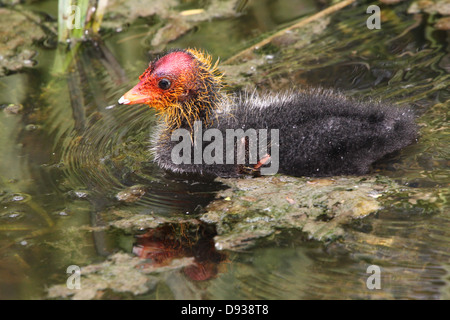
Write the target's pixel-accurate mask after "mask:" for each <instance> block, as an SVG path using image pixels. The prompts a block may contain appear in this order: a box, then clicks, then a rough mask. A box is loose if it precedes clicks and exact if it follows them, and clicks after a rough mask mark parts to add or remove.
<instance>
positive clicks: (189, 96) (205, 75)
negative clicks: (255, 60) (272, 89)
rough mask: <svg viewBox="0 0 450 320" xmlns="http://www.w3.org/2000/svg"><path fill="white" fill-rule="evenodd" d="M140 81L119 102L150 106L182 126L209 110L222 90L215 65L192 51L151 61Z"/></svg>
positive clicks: (176, 53)
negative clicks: (212, 99) (185, 121)
mask: <svg viewBox="0 0 450 320" xmlns="http://www.w3.org/2000/svg"><path fill="white" fill-rule="evenodd" d="M139 80H140V82H139V83H138V84H137V85H136V86H135V87H134V88H133V89H131V90H130V91H128V92H127V93H125V94H124V95H123V96H122V97H121V98H120V100H119V103H120V104H147V105H149V106H151V107H154V108H156V109H157V110H158V111H159V112H160V114H163V115H165V118H166V120H167V121H168V122H172V123H173V122H176V123H180V121H181V119H179V118H183V117H184V118H186V120H188V122H189V123H190V122H191V120H193V119H188V116H189V117H193V116H195V115H198V114H199V111H200V110H201V109H202V108H206V109H210V108H211V104H213V103H215V101H208V99H209V98H211V97H214V98H216V96H217V91H218V90H219V88H220V76H218V75H217V71H216V69H215V66H214V67H211V58H210V57H209V56H205V55H203V54H202V53H200V52H198V51H195V50H191V49H188V50H177V51H172V52H170V53H168V54H166V55H164V56H163V57H161V58H159V59H157V60H155V61H153V62H151V63H150V65H149V67H148V68H147V70H145V72H144V73H143V74H142V75H141V76H140V77H139ZM208 91H215V92H208ZM177 118H178V119H177ZM194 120H195V119H194Z"/></svg>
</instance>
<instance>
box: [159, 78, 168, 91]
mask: <svg viewBox="0 0 450 320" xmlns="http://www.w3.org/2000/svg"><path fill="white" fill-rule="evenodd" d="M170 85H171V83H170V81H169V80H167V79H161V80H159V82H158V87H160V88H161V89H163V90H167V89H169V88H170Z"/></svg>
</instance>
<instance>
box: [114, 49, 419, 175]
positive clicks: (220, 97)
mask: <svg viewBox="0 0 450 320" xmlns="http://www.w3.org/2000/svg"><path fill="white" fill-rule="evenodd" d="M223 76H224V75H223V73H222V72H221V71H220V70H219V67H218V60H217V61H216V62H215V63H213V60H212V57H211V56H210V55H209V54H208V53H206V52H204V51H201V50H197V49H192V48H189V49H172V50H169V51H167V52H165V53H164V54H162V55H161V56H159V57H157V58H156V59H154V60H153V61H151V62H150V63H149V66H148V68H147V69H146V70H145V71H144V73H143V74H142V75H141V76H140V77H139V83H138V84H137V85H136V86H134V87H133V88H132V89H131V90H129V91H128V92H126V93H125V94H124V95H123V96H122V97H121V98H120V99H119V101H118V103H119V104H124V105H132V104H145V105H148V106H150V107H152V108H154V109H155V110H156V114H157V117H158V121H157V123H158V124H157V128H156V129H155V130H154V133H153V136H152V148H151V151H152V153H153V158H154V161H155V162H156V163H157V164H158V165H159V166H160V167H161V168H162V169H164V170H167V171H171V172H174V173H178V174H199V175H202V176H213V177H224V178H227V177H239V176H245V175H254V176H258V175H261V174H274V173H280V174H286V175H290V176H297V177H302V176H307V177H325V176H338V175H364V174H367V173H368V172H369V171H370V168H371V165H372V164H373V162H375V161H377V160H379V159H381V158H383V157H384V156H386V155H388V154H391V153H393V152H396V151H398V150H400V149H402V148H404V147H406V146H408V145H410V144H412V143H413V142H415V141H417V139H418V126H417V124H416V123H415V115H414V111H413V110H412V109H411V108H410V107H404V106H402V107H400V106H395V105H393V104H389V103H385V102H380V101H374V100H364V101H361V100H357V99H354V98H349V97H346V96H345V95H344V94H343V93H341V92H339V91H336V90H333V89H324V88H304V89H298V90H292V89H291V90H286V91H283V92H278V93H275V92H262V93H261V92H257V91H256V90H255V91H253V92H228V91H227V90H226V87H225V85H224V81H223ZM207 133H208V134H207ZM242 133H244V134H242ZM269 133H270V134H269ZM228 134H230V135H231V138H230V139H228V136H227V135H228ZM258 139H259V140H258ZM212 145H213V146H212ZM255 150H256V151H255ZM220 153H222V154H220ZM255 153H256V155H255ZM202 156H203V158H202ZM239 157H240V158H239Z"/></svg>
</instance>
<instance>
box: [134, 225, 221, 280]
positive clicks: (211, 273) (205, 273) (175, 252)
mask: <svg viewBox="0 0 450 320" xmlns="http://www.w3.org/2000/svg"><path fill="white" fill-rule="evenodd" d="M191 229H192V226H189V225H184V224H179V225H166V226H164V227H161V228H157V229H152V230H149V231H148V232H147V233H145V234H144V235H139V236H137V243H136V244H135V246H134V247H133V253H134V254H136V255H137V256H138V257H139V258H143V259H151V262H150V263H151V264H152V265H156V266H164V265H167V264H169V263H170V261H171V260H172V259H176V258H181V257H194V258H195V259H194V264H192V265H189V266H187V267H185V268H184V270H183V271H184V273H185V274H186V275H187V276H188V277H189V278H190V279H192V280H195V281H201V280H208V279H211V278H213V277H215V276H216V274H217V269H218V267H217V265H218V264H219V263H221V262H223V261H224V260H225V258H226V255H225V254H224V253H219V252H217V251H216V249H215V248H214V240H213V236H214V235H215V232H214V228H212V227H211V226H205V225H198V226H196V228H195V230H191Z"/></svg>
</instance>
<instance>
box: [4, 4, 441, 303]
mask: <svg viewBox="0 0 450 320" xmlns="http://www.w3.org/2000/svg"><path fill="white" fill-rule="evenodd" d="M172 2H174V3H175V2H176V3H178V2H177V1H172ZM204 2H205V3H206V2H207V1H185V2H183V4H182V5H179V6H178V7H176V9H174V10H175V11H176V12H179V11H183V10H191V9H197V8H199V7H202V6H206V7H207V5H209V4H210V3H215V1H210V2H207V3H206V4H205V3H204ZM167 3H169V4H170V3H171V1H167ZM244 3H245V1H244ZM369 4H370V2H367V3H359V4H357V5H355V6H353V7H349V8H346V9H343V10H341V11H339V12H336V13H334V14H332V15H330V16H328V17H327V18H325V19H322V20H320V21H316V22H314V23H312V24H311V25H310V26H307V27H305V28H304V29H299V30H298V31H291V32H288V33H286V35H284V36H282V37H278V38H276V39H274V41H273V43H272V44H269V45H267V46H265V47H263V48H259V49H258V50H257V51H256V52H257V53H256V56H255V57H253V58H251V59H249V60H248V61H247V62H245V63H232V62H230V63H227V62H226V60H227V59H228V58H230V57H232V56H233V55H235V54H236V53H238V52H239V51H241V50H242V49H244V48H246V47H248V46H250V45H252V44H254V43H256V42H258V41H259V40H261V39H263V38H264V37H266V36H267V35H268V33H271V32H273V31H274V30H278V29H281V28H283V27H286V26H288V25H290V24H291V23H292V22H293V21H296V19H299V18H301V17H303V16H305V15H310V14H312V13H314V12H317V11H319V10H320V9H321V8H320V7H319V6H318V5H316V4H315V2H314V1H306V0H302V1H300V0H298V1H296V0H290V1H288V0H279V1H261V2H260V1H258V2H257V4H256V2H251V1H250V3H249V4H248V6H247V7H244V8H240V9H241V12H240V13H239V14H236V13H235V12H234V13H233V14H231V13H226V14H225V13H224V14H223V15H222V16H221V17H217V18H215V17H211V19H203V20H201V21H196V22H195V23H192V25H190V27H189V28H188V27H186V28H185V31H184V32H183V35H181V36H180V37H174V39H175V38H176V39H175V40H174V41H171V42H169V43H168V44H166V43H164V41H160V43H156V40H155V39H158V38H157V37H158V35H159V36H160V34H158V33H157V30H159V29H161V28H163V27H164V26H167V24H164V23H165V21H166V20H164V18H161V17H159V16H152V17H151V18H138V19H137V20H134V21H133V22H132V23H131V24H130V25H129V26H126V27H120V29H117V28H119V27H118V26H119V25H120V24H118V25H115V24H114V23H117V22H115V21H114V19H110V20H107V21H106V22H105V24H106V25H108V23H109V24H110V26H114V28H116V29H114V30H115V31H108V32H106V33H105V34H104V35H103V42H94V43H86V44H83V48H82V49H80V50H79V54H78V56H77V57H76V59H74V60H73V61H74V63H72V64H70V65H69V67H68V68H67V69H64V68H63V69H61V67H60V66H61V63H60V62H61V61H64V59H65V58H66V57H67V56H68V54H64V52H63V50H58V49H57V48H56V47H55V46H54V45H53V43H54V40H51V36H50V37H49V39H50V40H49V39H46V40H41V41H38V42H37V43H35V44H34V47H33V48H34V49H35V50H36V51H37V52H38V54H37V56H35V57H34V58H33V59H34V60H35V61H36V62H37V64H36V65H35V66H34V67H33V68H25V69H22V70H21V71H20V72H13V73H10V74H7V75H6V76H4V77H1V78H0V150H1V152H0V298H1V299H5V298H21V299H27V298H38V299H41V298H47V297H48V293H47V291H46V288H49V287H51V286H52V285H58V284H64V283H65V282H66V279H67V277H68V275H67V273H66V269H67V267H68V266H70V265H77V266H80V267H82V268H83V267H84V266H88V265H91V264H95V263H99V264H100V263H103V262H104V261H105V259H110V257H111V255H113V254H115V253H128V254H130V255H132V256H137V257H140V258H146V259H148V260H144V259H141V260H143V261H153V262H156V263H160V264H161V265H164V266H166V267H167V263H166V264H164V262H167V261H171V259H173V258H179V259H181V258H183V257H188V258H194V260H195V263H194V264H192V263H191V262H192V261H190V263H188V264H186V265H184V267H183V266H182V267H180V268H175V267H174V269H173V270H166V269H164V270H159V269H158V270H159V271H152V272H153V273H152V272H150V271H149V274H151V276H149V278H145V279H144V280H145V282H146V284H147V286H146V287H145V288H144V289H142V290H141V289H136V288H132V289H129V290H123V291H124V292H120V293H118V291H121V290H115V289H117V287H114V286H110V287H105V288H100V289H101V290H100V289H99V291H101V292H102V293H101V294H98V295H97V296H96V297H103V298H130V297H134V298H139V299H141V298H151V299H173V298H185V299H258V298H262V299H307V298H319V299H323V298H326V299H330V298H331V299H332V298H337V299H361V298H367V299H395V298H404V299H442V298H447V299H448V298H450V259H449V258H450V249H449V243H450V231H449V230H450V210H449V209H450V208H449V206H448V199H449V195H450V192H449V183H450V156H449V150H450V147H449V146H450V138H449V119H448V116H449V107H450V102H449V101H450V91H449V86H450V76H449V71H450V34H449V32H448V31H440V30H436V29H435V28H434V27H433V25H434V22H435V20H436V17H435V16H433V15H429V14H419V15H415V16H413V15H408V14H406V10H407V9H408V6H409V5H410V3H404V4H401V5H398V6H394V7H392V6H382V12H383V19H382V22H381V26H382V28H381V30H368V29H367V27H366V19H367V17H368V15H367V14H366V13H365V11H366V8H367V6H368V5H369ZM56 7H57V2H56V1H43V2H40V3H38V4H36V3H32V4H29V5H25V6H24V7H23V8H22V9H23V10H31V11H34V12H37V14H43V13H45V15H48V16H49V17H52V16H53V17H55V16H56V12H57V9H56ZM128 12H132V11H128ZM224 12H225V11H224ZM161 16H162V17H167V14H165V15H163V14H162V13H161ZM48 19H49V20H51V19H50V18H48ZM167 19H168V21H172V20H170V19H169V18H167ZM166 22H167V21H166ZM165 36H167V37H169V35H167V34H165ZM177 36H179V35H177ZM152 41H153V42H152ZM166 47H168V48H174V47H198V48H203V49H206V50H208V51H209V52H210V53H211V54H213V56H214V57H220V58H221V61H222V62H225V63H223V69H224V70H225V71H226V73H227V75H228V78H227V81H228V82H229V85H230V88H233V89H235V88H248V89H252V88H254V87H257V88H258V90H269V89H270V90H283V89H287V88H291V87H296V86H297V87H301V86H305V85H308V86H323V87H331V88H337V89H341V90H343V91H344V92H345V93H346V94H348V95H352V96H357V97H359V98H373V99H385V100H389V101H391V102H394V103H398V104H403V105H405V104H408V105H412V106H413V107H414V110H416V112H417V114H418V119H417V122H418V123H419V125H420V126H421V130H420V139H419V142H418V143H417V144H414V145H412V146H409V147H407V148H406V149H405V150H402V152H400V153H399V154H396V155H394V156H392V157H389V158H386V159H383V160H382V161H380V162H379V163H378V164H376V165H375V166H374V168H373V172H372V173H371V174H372V175H380V176H386V177H389V178H391V179H393V180H395V181H396V182H397V183H398V184H399V185H401V186H404V187H405V188H410V189H414V190H415V191H414V192H416V195H417V196H416V197H414V198H408V197H407V196H406V195H405V193H402V192H399V193H397V194H395V195H390V197H391V198H390V200H389V201H386V202H385V204H386V205H385V207H383V208H381V209H380V210H378V211H377V212H376V213H375V214H372V215H370V216H368V217H365V218H363V219H357V220H354V221H353V222H352V223H349V224H347V225H346V226H345V230H346V232H348V234H349V236H348V238H347V239H346V241H345V242H341V241H334V242H326V243H324V242H319V241H315V240H310V239H308V237H307V236H305V234H304V233H302V232H300V231H297V230H291V229H287V230H279V232H277V233H276V234H273V235H271V236H270V237H268V238H264V239H261V240H259V241H258V242H257V244H256V246H253V247H252V248H249V249H247V250H245V251H242V252H232V251H217V250H216V249H215V247H214V241H213V237H214V235H215V232H216V231H215V229H214V226H213V225H206V224H203V223H200V222H198V220H197V219H196V218H197V217H198V215H199V214H200V213H202V212H203V211H204V208H205V206H206V205H207V204H208V203H209V202H210V201H212V200H213V199H214V197H215V195H216V193H217V192H218V191H219V190H222V189H224V188H225V186H224V185H223V184H222V183H220V182H216V181H208V180H204V179H200V178H197V179H186V178H184V177H179V176H176V175H172V174H169V173H166V172H164V171H162V170H161V169H159V168H158V167H157V166H155V165H154V164H153V163H152V159H151V156H150V153H149V148H150V136H151V133H152V132H153V130H154V126H155V116H154V113H153V111H152V110H150V109H149V108H147V107H143V106H140V107H139V106H137V107H130V106H119V105H117V104H116V102H117V99H118V98H120V96H121V95H122V94H123V93H124V92H126V91H127V90H128V89H129V88H130V87H131V86H132V85H134V84H135V83H136V81H137V77H138V76H139V75H140V74H141V72H142V71H143V70H144V69H145V68H146V66H147V64H148V61H149V60H150V59H151V58H152V57H153V51H157V50H156V49H157V48H166ZM149 51H152V52H149ZM61 70H64V71H61ZM19 104H21V105H22V106H23V107H21V106H19ZM12 105H15V106H12ZM136 216H138V217H143V216H148V217H151V219H152V220H151V221H150V222H149V221H146V222H145V223H144V222H142V224H141V225H140V224H139V221H137V222H136V221H134V222H130V221H129V220H127V221H128V223H130V225H126V226H124V225H123V224H122V225H120V224H119V223H117V222H120V221H125V220H126V219H132V218H133V217H136ZM122 218H126V219H123V220H121V219H122ZM167 221H170V223H167ZM148 228H151V229H150V230H148ZM117 257H118V256H117ZM115 259H116V260H115V261H116V263H117V264H118V265H120V263H122V262H118V259H119V258H115ZM130 259H131V258H130ZM108 261H109V260H108ZM121 261H122V260H121ZM133 261H134V260H133ZM177 261H181V260H177ZM135 264H136V263H135V262H132V264H131V265H132V266H134V265H135ZM370 265H377V266H379V267H380V268H381V289H380V290H369V289H368V288H367V286H366V280H367V278H368V276H369V275H370V274H369V273H367V268H368V267H369V266H370ZM130 270H134V269H133V268H131V269H130ZM152 270H153V269H152ZM132 272H133V271H130V273H132ZM154 273H156V274H158V275H159V276H155V275H154ZM130 277H131V276H130Z"/></svg>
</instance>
